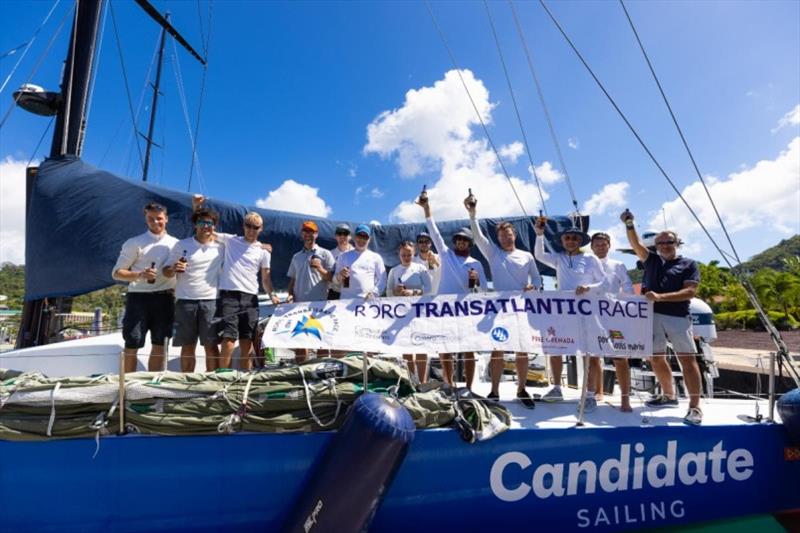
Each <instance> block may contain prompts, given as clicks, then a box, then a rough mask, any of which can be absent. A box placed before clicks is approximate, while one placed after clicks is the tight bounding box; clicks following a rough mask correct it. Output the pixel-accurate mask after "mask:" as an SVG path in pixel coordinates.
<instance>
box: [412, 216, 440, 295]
mask: <svg viewBox="0 0 800 533" xmlns="http://www.w3.org/2000/svg"><path fill="white" fill-rule="evenodd" d="M432 246H433V241H432V240H431V236H430V235H429V234H428V232H427V231H421V232H419V234H418V235H417V255H415V256H414V259H413V260H412V261H413V262H414V263H419V264H420V265H422V266H424V267H425V268H427V269H428V274H429V275H430V277H431V294H437V293H438V292H439V281H440V280H441V279H442V268H441V266H442V264H441V262H440V261H439V255H438V254H436V252H434V251H433V250H431V247H432Z"/></svg>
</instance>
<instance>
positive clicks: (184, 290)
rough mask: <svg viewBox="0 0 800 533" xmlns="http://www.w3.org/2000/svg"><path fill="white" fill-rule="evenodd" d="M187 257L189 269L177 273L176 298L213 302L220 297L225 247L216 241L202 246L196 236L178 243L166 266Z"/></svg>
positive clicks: (210, 241)
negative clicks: (220, 279) (218, 289)
mask: <svg viewBox="0 0 800 533" xmlns="http://www.w3.org/2000/svg"><path fill="white" fill-rule="evenodd" d="M181 257H185V258H186V270H185V271H184V272H176V273H175V280H176V286H175V298H177V299H178V300H213V299H215V298H216V297H217V287H218V286H219V276H220V273H221V272H222V259H223V257H224V247H223V246H222V245H221V244H220V243H218V242H215V241H213V240H209V241H208V242H207V243H205V244H201V243H200V242H198V241H197V239H195V238H194V237H189V238H187V239H181V240H179V241H178V242H177V243H176V244H175V246H174V247H173V248H172V253H171V254H170V256H169V260H168V261H167V266H170V265H174V264H175V263H177V262H178V260H179V259H180V258H181Z"/></svg>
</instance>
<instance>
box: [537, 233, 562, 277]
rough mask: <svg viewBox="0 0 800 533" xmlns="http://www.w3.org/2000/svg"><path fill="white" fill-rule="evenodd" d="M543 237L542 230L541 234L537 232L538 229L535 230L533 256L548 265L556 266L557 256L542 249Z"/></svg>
mask: <svg viewBox="0 0 800 533" xmlns="http://www.w3.org/2000/svg"><path fill="white" fill-rule="evenodd" d="M544 238H545V237H544V231H542V233H541V234H539V232H538V231H537V232H536V242H535V243H534V245H533V257H535V258H536V260H537V261H539V262H541V263H544V264H545V265H547V266H549V267H552V268H558V256H557V255H556V254H551V253H550V252H545V251H544Z"/></svg>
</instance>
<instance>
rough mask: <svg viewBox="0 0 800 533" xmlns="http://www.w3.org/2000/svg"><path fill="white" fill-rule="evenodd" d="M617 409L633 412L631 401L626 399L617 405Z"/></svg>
mask: <svg viewBox="0 0 800 533" xmlns="http://www.w3.org/2000/svg"><path fill="white" fill-rule="evenodd" d="M619 410H620V411H622V412H623V413H632V412H633V409H632V408H631V403H630V402H628V401H624V402H622V404H621V405H620V406H619Z"/></svg>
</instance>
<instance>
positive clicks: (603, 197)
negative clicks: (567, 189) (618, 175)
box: [583, 181, 630, 216]
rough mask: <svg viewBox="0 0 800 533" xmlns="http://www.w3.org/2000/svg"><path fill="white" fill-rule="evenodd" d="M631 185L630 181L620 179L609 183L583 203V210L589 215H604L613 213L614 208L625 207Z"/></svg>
mask: <svg viewBox="0 0 800 533" xmlns="http://www.w3.org/2000/svg"><path fill="white" fill-rule="evenodd" d="M629 188H630V185H629V184H628V182H625V181H620V182H617V183H608V184H606V185H604V186H603V188H602V189H600V191H599V192H596V193H594V194H593V195H592V196H591V198H589V199H588V200H586V203H585V204H583V211H584V212H585V213H587V214H589V215H595V216H597V215H603V214H605V213H611V212H613V210H614V209H618V208H623V207H625V201H626V195H627V193H628V189H629Z"/></svg>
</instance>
